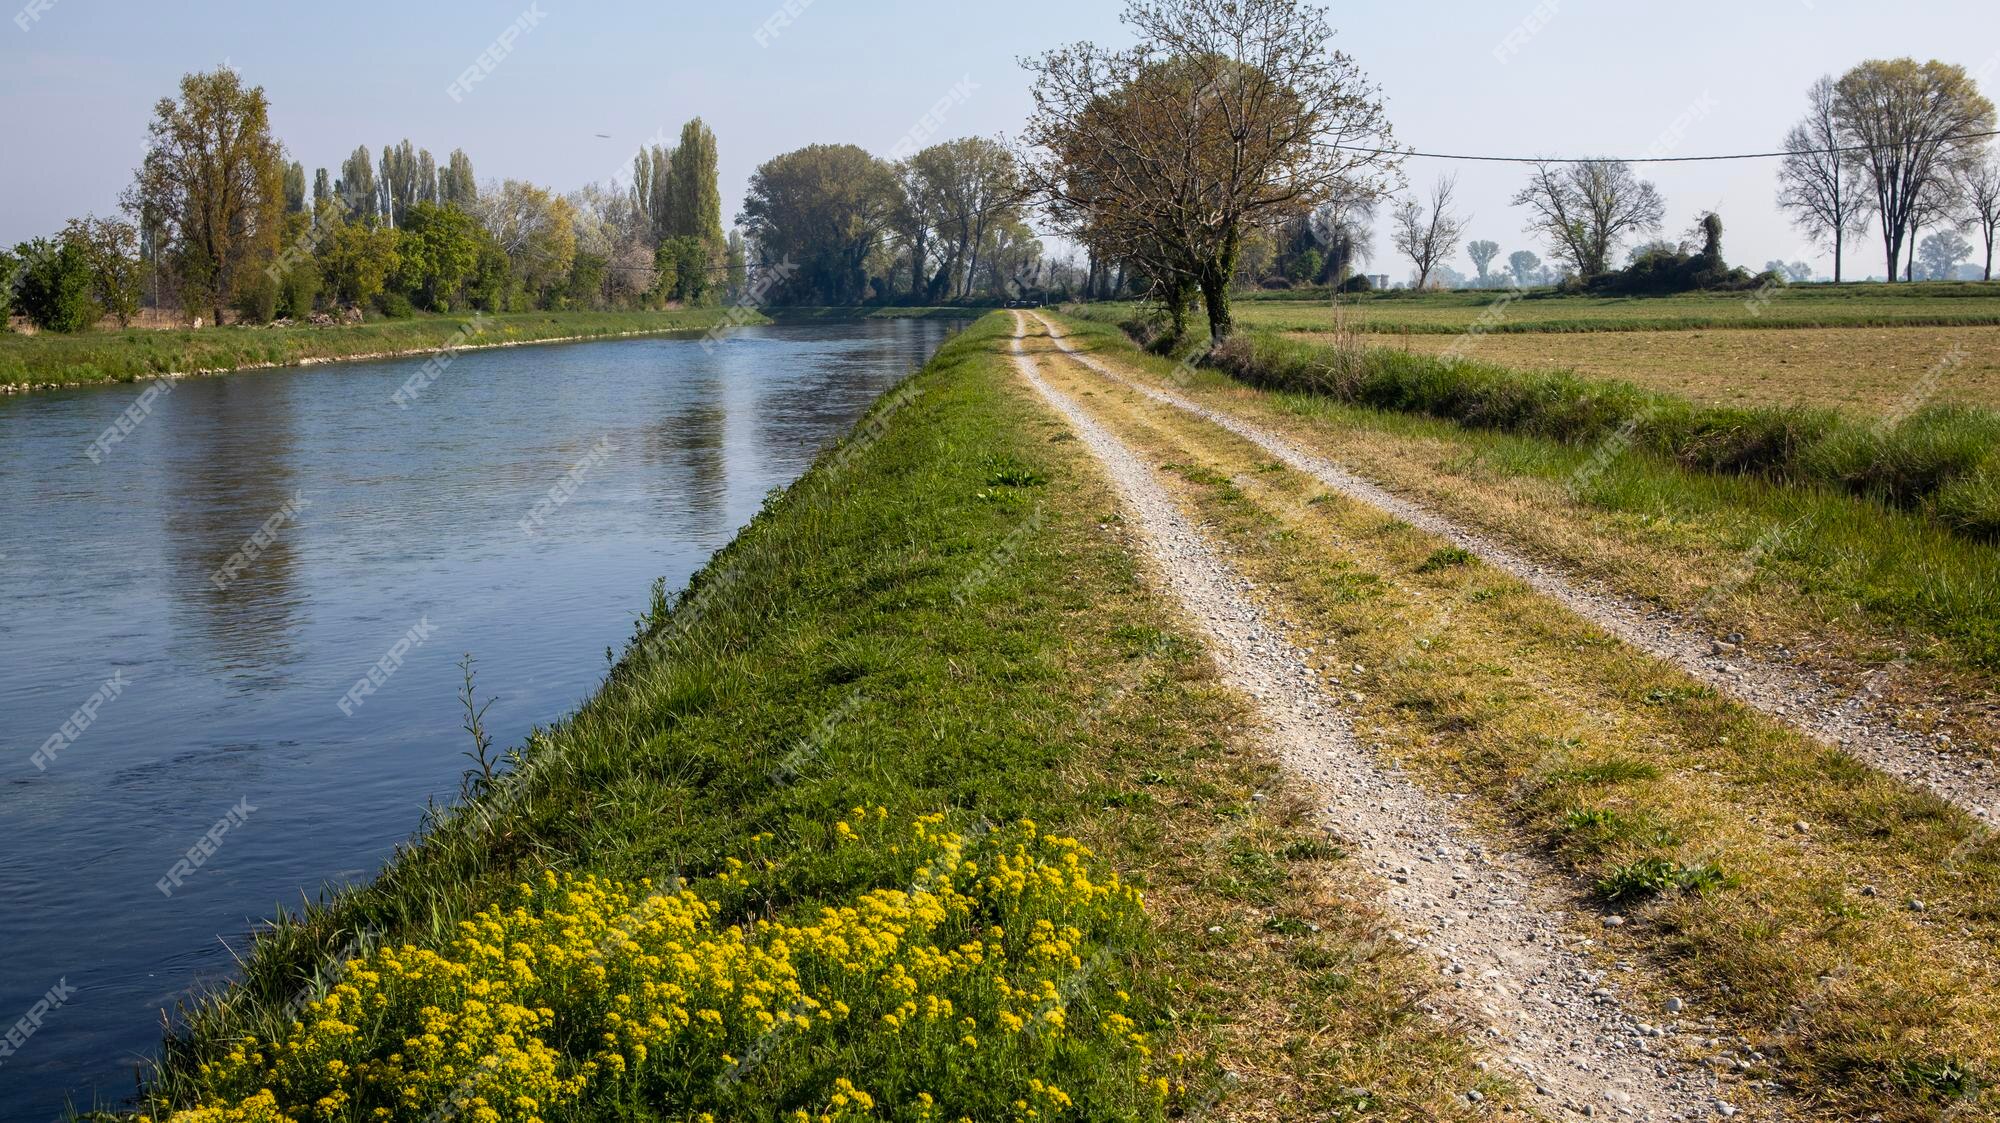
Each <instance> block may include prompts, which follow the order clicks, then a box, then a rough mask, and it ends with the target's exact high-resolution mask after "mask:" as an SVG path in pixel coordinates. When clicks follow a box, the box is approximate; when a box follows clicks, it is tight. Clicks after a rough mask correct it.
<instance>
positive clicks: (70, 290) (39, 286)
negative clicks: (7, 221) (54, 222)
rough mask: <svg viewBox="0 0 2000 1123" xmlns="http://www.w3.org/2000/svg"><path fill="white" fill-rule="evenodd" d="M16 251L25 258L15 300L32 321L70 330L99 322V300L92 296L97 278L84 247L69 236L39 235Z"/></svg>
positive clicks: (42, 326)
mask: <svg viewBox="0 0 2000 1123" xmlns="http://www.w3.org/2000/svg"><path fill="white" fill-rule="evenodd" d="M15 252H17V253H18V254H20V257H21V266H20V279H19V280H18V281H17V282H16V286H17V292H16V295H15V300H16V301H17V302H18V303H19V305H20V309H21V314H22V315H24V316H26V317H27V318H28V321H29V322H30V323H32V324H34V325H35V326H36V327H38V328H40V329H42V330H43V331H53V332H63V333H70V332H79V331H83V330H85V329H87V328H89V327H90V325H92V324H94V323H96V322H97V316H98V310H97V303H96V302H95V301H93V300H92V299H91V298H90V292H91V286H92V284H93V283H94V278H93V276H92V275H91V271H90V260H89V255H87V254H86V253H85V252H84V250H83V248H82V247H81V246H79V245H77V244H76V243H75V242H73V241H71V240H69V239H66V238H36V239H35V240H34V241H32V242H23V243H22V244H21V245H19V246H17V247H15Z"/></svg>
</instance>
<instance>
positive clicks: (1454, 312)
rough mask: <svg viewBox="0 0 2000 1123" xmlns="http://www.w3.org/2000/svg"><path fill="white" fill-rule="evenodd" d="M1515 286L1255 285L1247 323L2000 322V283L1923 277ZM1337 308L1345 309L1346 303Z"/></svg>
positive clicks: (1281, 326)
mask: <svg viewBox="0 0 2000 1123" xmlns="http://www.w3.org/2000/svg"><path fill="white" fill-rule="evenodd" d="M1507 297H1508V294H1507V293H1506V292H1505V291H1492V290H1482V291H1462V292H1426V293H1414V292H1382V293H1364V294H1349V295H1343V296H1341V298H1340V301H1339V304H1338V305H1337V306H1336V305H1335V304H1334V302H1333V300H1332V298H1331V296H1330V295H1329V294H1327V293H1326V292H1325V291H1324V290H1319V291H1305V292H1279V293H1248V294H1245V297H1244V299H1242V300H1241V301H1240V302H1239V303H1238V305H1237V316H1238V319H1239V320H1240V321H1241V322H1242V323H1243V324H1245V325H1247V326H1249V327H1253V328H1261V329H1264V330H1268V331H1328V330H1331V329H1332V328H1333V327H1334V326H1335V320H1336V317H1339V318H1340V319H1342V320H1343V321H1344V322H1343V323H1342V324H1341V326H1342V327H1343V328H1344V329H1345V330H1348V331H1356V332H1364V333H1390V334H1404V333H1408V334H1443V335H1452V334H1456V333H1458V332H1462V331H1464V330H1466V329H1467V328H1469V327H1471V326H1472V325H1473V323H1474V322H1476V321H1477V320H1478V319H1479V318H1480V316H1481V315H1482V314H1483V313H1485V312H1486V311H1487V310H1488V309H1489V308H1491V307H1492V306H1493V305H1495V304H1496V303H1500V302H1503V301H1504V302H1505V304H1506V315H1505V317H1504V318H1503V319H1502V320H1501V321H1500V322H1498V323H1494V324H1491V325H1489V326H1488V327H1487V329H1486V330H1488V331H1491V332H1495V333H1511V332H1571V331H1580V332H1604V331H1684V330H1693V329H1698V328H1744V329H1772V328H1822V327H1849V328H1853V327H1876V326H1903V327H1922V326H1933V327H1955V326H1969V325H1980V324H1984V325H1996V324H2000V285H1995V284H1980V283H1974V282H1925V283H1923V284H1917V285H1880V284H1846V285H1794V286H1789V287H1785V288H1778V289H1772V290H1770V292H1769V293H1768V294H1766V296H1765V297H1764V298H1762V299H1757V298H1755V297H1756V294H1755V293H1748V292H1734V293H1682V294H1678V295H1674V296H1564V295H1561V294H1558V293H1556V292H1555V291H1554V290H1552V289H1532V290H1528V291H1527V293H1526V294H1525V295H1524V296H1523V297H1521V298H1520V299H1514V300H1509V299H1507ZM1336 308H1337V309H1338V310H1337V311H1336Z"/></svg>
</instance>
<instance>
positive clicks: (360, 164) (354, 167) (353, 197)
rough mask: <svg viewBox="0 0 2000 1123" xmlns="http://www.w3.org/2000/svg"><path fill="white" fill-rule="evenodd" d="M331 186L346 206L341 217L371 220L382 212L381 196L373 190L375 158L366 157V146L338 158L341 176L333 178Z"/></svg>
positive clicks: (353, 219)
mask: <svg viewBox="0 0 2000 1123" xmlns="http://www.w3.org/2000/svg"><path fill="white" fill-rule="evenodd" d="M333 189H334V192H335V193H336V194H338V195H339V196H340V202H341V205H342V206H343V207H344V208H345V212H344V213H343V215H342V217H343V218H345V219H347V220H348V221H349V222H373V221H374V220H375V217H376V216H377V215H378V214H380V213H381V198H380V196H379V195H378V194H377V193H376V190H375V161H374V160H373V159H371V158H370V157H369V155H368V146H367V145H365V144H364V145H362V146H361V147H359V148H357V149H355V150H354V151H353V153H351V154H350V155H349V156H348V157H347V159H345V160H343V161H341V164H340V178H339V179H336V180H334V181H333Z"/></svg>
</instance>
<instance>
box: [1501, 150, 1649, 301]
mask: <svg viewBox="0 0 2000 1123" xmlns="http://www.w3.org/2000/svg"><path fill="white" fill-rule="evenodd" d="M1514 205H1515V206H1517V207H1527V208H1528V209H1529V211H1530V212H1531V216H1532V217H1531V218H1530V219H1529V222H1528V230H1529V231H1530V232H1537V233H1540V234H1541V235H1542V236H1543V237H1546V238H1547V239H1548V240H1549V248H1550V249H1551V250H1552V251H1554V253H1555V255H1556V256H1557V257H1558V258H1560V259H1562V261H1563V263H1564V264H1566V265H1568V266H1570V267H1571V268H1572V269H1574V270H1576V272H1577V274H1578V275H1579V276H1583V277H1594V276H1596V275H1597V274H1599V273H1602V272H1604V271H1605V270H1606V269H1607V268H1608V267H1609V264H1610V261H1611V255H1612V254H1613V253H1614V252H1616V250H1617V248H1618V242H1619V240H1620V239H1621V238H1622V237H1623V236H1624V235H1625V234H1627V233H1630V232H1639V231H1652V230H1657V229H1659V227H1660V220H1661V219H1662V218H1663V217H1665V215H1666V204H1665V203H1664V202H1662V201H1661V199H1660V192H1659V190H1658V189H1657V188H1655V187H1654V186H1653V185H1652V184H1651V183H1648V182H1646V181H1645V180H1642V179H1640V178H1639V177H1638V176H1636V175H1634V174H1633V173H1632V165H1630V164H1627V163H1625V162H1624V161H1622V160H1583V161H1579V162H1576V163H1568V164H1560V163H1555V162H1552V161H1551V162H1543V163H1538V164H1536V165H1535V170H1534V173H1533V175H1532V176H1531V177H1530V178H1529V180H1528V185H1527V186H1526V187H1523V188H1521V190H1520V192H1519V193H1517V194H1516V195H1515V196H1514Z"/></svg>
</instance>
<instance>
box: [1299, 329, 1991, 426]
mask: <svg viewBox="0 0 2000 1123" xmlns="http://www.w3.org/2000/svg"><path fill="white" fill-rule="evenodd" d="M1295 334H1297V335H1299V336H1300V337H1301V338H1305V339H1311V340H1314V341H1316V342H1332V341H1334V339H1335V337H1334V335H1332V334H1331V333H1322V332H1300V333H1295ZM1361 341H1362V342H1363V343H1364V344H1366V345H1367V346H1370V347H1392V348H1397V349H1403V350H1409V351H1415V352H1418V353H1420V354H1429V355H1436V354H1440V353H1442V352H1444V351H1446V350H1449V349H1452V348H1454V347H1456V348H1458V349H1459V350H1458V353H1459V354H1461V355H1463V356H1464V357H1466V358H1475V359H1481V360H1484V361H1486V362H1492V363H1499V364H1501V365H1503V366H1511V367H1520V368H1523V369H1530V370H1568V371H1573V372H1575V373H1577V374H1580V375H1583V376H1585V377H1590V378H1618V379H1623V380H1625V381H1627V382H1636V383H1638V384H1639V385H1641V386H1644V387H1647V388H1648V389H1652V390H1662V391H1666V392H1669V393H1674V394H1680V395H1683V396H1685V397H1690V398H1694V399H1695V400H1697V401H1702V402H1710V403H1715V404H1719V405H1771V406H1793V405H1806V406H1827V407H1831V408H1834V409H1840V410H1845V411H1847V412H1849V413H1852V414H1855V415H1857V416H1864V417H1872V416H1880V415H1882V414H1886V413H1890V412H1892V411H1895V410H1897V409H1899V408H1903V407H1905V406H1906V405H1907V403H1908V399H1909V396H1910V393H1911V390H1912V388H1913V387H1915V386H1918V385H1920V384H1922V383H1923V382H1924V376H1925V373H1926V372H1927V371H1929V370H1931V369H1932V368H1933V367H1935V366H1936V365H1937V364H1938V362H1939V361H1940V360H1941V359H1943V358H1944V357H1945V356H1947V355H1949V354H1951V353H1952V352H1953V351H1954V349H1958V348H1962V349H1963V351H1964V355H1965V358H1964V359H1963V360H1962V361H1960V362H1958V363H1957V364H1955V365H1954V366H1953V367H1952V368H1951V369H1950V371H1949V373H1947V374H1946V375H1945V377H1944V378H1943V380H1942V381H1941V382H1939V383H1938V384H1937V387H1936V390H1937V392H1936V395H1935V397H1933V398H1930V399H1927V400H1930V401H1937V402H1957V403H1961V404H1965V405H1976V406H1985V407H1987V408H1989V409H1996V408H2000V327H1966V328H1927V327H1906V328H1796V329H1765V330H1745V329H1708V330H1699V331H1631V332H1563V333H1557V332H1548V333H1533V332H1524V333H1517V334H1509V335H1498V334H1496V335H1488V336H1485V337H1483V338H1480V339H1478V340H1477V341H1475V342H1473V343H1471V344H1470V345H1469V346H1467V345H1465V344H1464V343H1463V341H1462V339H1461V337H1459V336H1454V335H1389V334H1375V335H1364V336H1362V337H1361Z"/></svg>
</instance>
